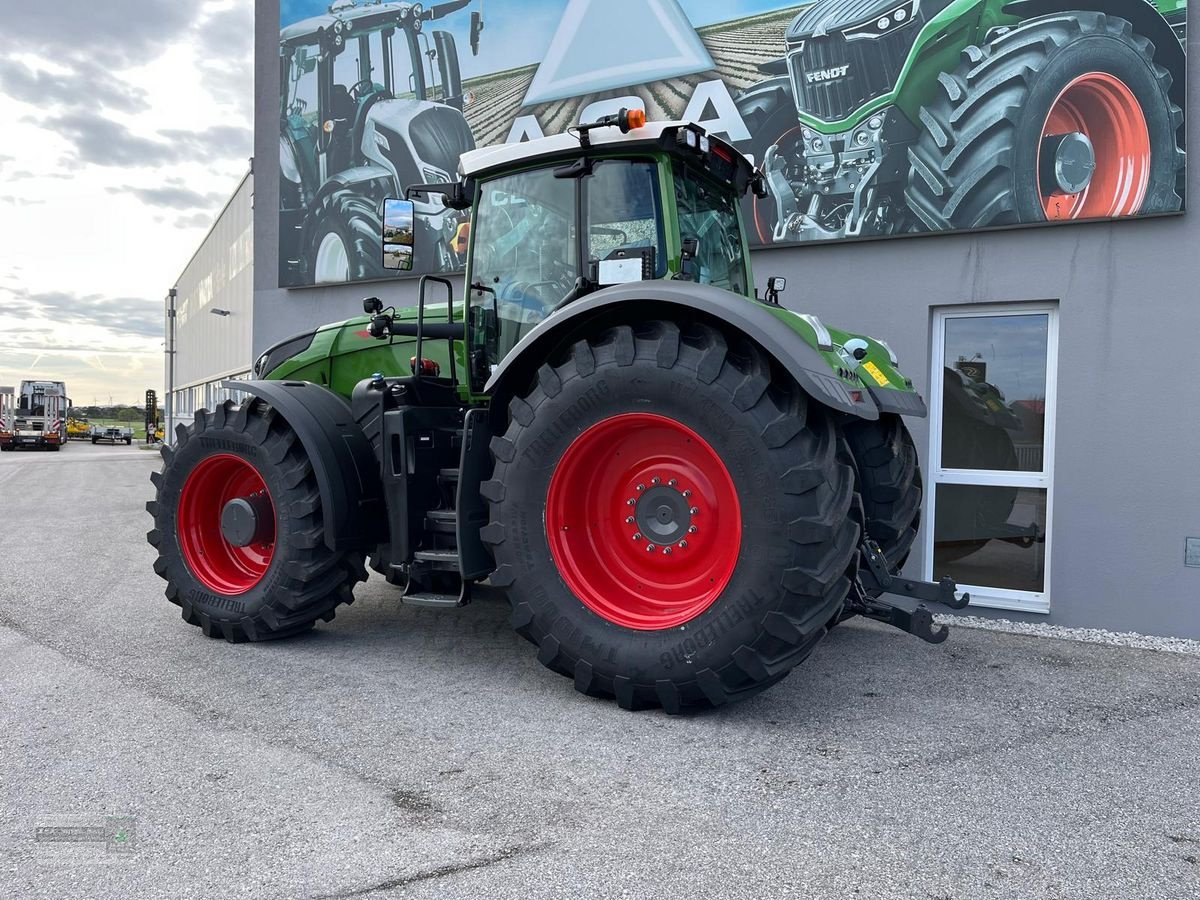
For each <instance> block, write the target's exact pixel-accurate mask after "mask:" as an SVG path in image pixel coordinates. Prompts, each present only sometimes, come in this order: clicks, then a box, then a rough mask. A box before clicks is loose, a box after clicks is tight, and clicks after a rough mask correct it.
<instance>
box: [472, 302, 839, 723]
mask: <svg viewBox="0 0 1200 900" xmlns="http://www.w3.org/2000/svg"><path fill="white" fill-rule="evenodd" d="M509 414H510V422H509V425H508V429H507V431H506V432H505V434H504V435H503V436H502V437H499V438H496V439H495V440H494V441H493V445H492V451H493V456H494V458H495V472H494V475H493V478H492V480H491V481H489V482H487V483H486V484H485V485H484V486H483V493H484V496H485V497H486V498H487V499H488V501H489V506H490V512H491V521H490V524H489V525H488V526H487V527H486V529H485V530H484V532H483V537H484V539H485V540H486V541H487V542H488V543H489V544H491V545H492V548H493V552H494V554H495V557H496V563H497V569H496V571H495V573H494V574H493V576H492V583H493V584H495V585H496V586H498V587H501V588H504V589H505V590H507V591H508V593H509V595H510V601H511V603H512V607H513V612H512V622H513V625H514V627H515V628H516V630H517V631H518V632H519V633H520V634H522V635H523V636H524V637H526V638H527V639H528V640H530V641H532V642H533V643H534V644H536V645H537V647H538V659H539V660H540V661H541V662H542V663H543V664H544V665H546V666H548V667H549V668H551V669H553V670H554V671H556V672H558V673H560V674H562V675H565V676H567V677H569V678H573V679H574V682H575V687H576V689H577V690H579V691H581V692H583V693H586V694H590V695H593V696H602V697H615V698H616V700H617V702H618V703H619V704H620V705H621V706H622V707H624V708H626V709H638V708H644V707H653V706H662V707H663V708H664V709H666V711H667V712H670V713H677V712H681V711H683V710H686V709H690V708H696V707H705V706H718V705H721V704H724V703H728V702H731V701H734V700H738V699H742V698H744V697H748V696H751V695H753V694H755V693H757V692H759V691H761V690H762V689H764V688H765V687H767V686H769V685H771V684H774V683H775V682H777V681H779V680H780V679H782V678H783V677H784V676H786V675H787V674H788V672H789V671H791V669H792V668H793V667H794V666H795V665H797V664H798V663H799V662H801V661H802V660H803V659H804V658H805V657H806V656H807V655H808V654H809V653H810V652H811V651H812V649H813V648H814V647H815V646H816V644H817V642H818V641H820V639H821V638H822V637H823V636H824V635H825V633H826V631H827V629H828V625H829V624H830V623H831V621H833V620H834V619H835V618H836V616H837V615H838V613H839V611H840V610H841V608H842V605H843V603H844V601H845V598H846V595H847V593H848V591H849V588H850V576H851V575H852V574H853V572H854V568H855V566H856V564H857V546H858V540H859V534H860V521H859V516H858V513H857V510H858V505H857V503H856V502H855V494H854V472H853V468H852V467H851V466H850V465H848V464H847V463H846V461H845V460H844V458H841V457H839V440H838V436H837V434H836V432H835V428H834V424H833V422H832V421H831V419H830V417H829V416H828V415H827V414H826V413H825V411H824V410H823V408H822V407H820V406H818V405H817V404H816V403H813V402H811V401H809V399H808V398H807V397H806V396H805V395H804V394H803V393H802V392H801V391H800V390H799V388H798V387H797V386H796V385H795V384H794V383H792V382H790V381H785V380H784V379H782V378H779V377H776V378H775V379H774V380H773V378H772V372H771V369H770V365H769V363H768V361H767V360H766V358H765V356H764V355H763V354H762V352H761V351H760V350H759V349H758V348H757V347H755V346H753V345H750V344H748V343H744V342H741V341H737V342H727V340H726V338H725V336H724V335H723V334H722V333H721V332H719V331H717V330H716V329H714V328H711V327H708V326H704V325H698V324H687V325H678V324H676V323H674V322H669V321H656V322H648V323H644V324H640V325H637V326H633V327H631V326H628V325H622V326H618V327H615V328H612V329H609V330H607V331H604V332H602V333H598V334H595V335H592V336H590V337H588V338H587V339H586V340H581V341H579V342H578V343H576V344H575V345H574V346H573V347H570V348H569V349H568V350H567V351H566V352H565V354H564V355H563V356H562V357H561V358H558V359H555V360H554V361H553V363H552V364H547V365H544V366H543V367H542V368H541V369H540V370H539V372H538V377H537V382H536V384H535V385H533V387H532V388H531V390H530V391H529V392H528V393H527V394H526V395H525V396H524V397H517V398H514V399H513V400H512V401H511V403H510V405H509ZM656 479H657V480H656ZM685 492H686V493H685ZM630 501H633V502H632V503H631V502H630ZM631 519H632V521H630V520H631Z"/></svg>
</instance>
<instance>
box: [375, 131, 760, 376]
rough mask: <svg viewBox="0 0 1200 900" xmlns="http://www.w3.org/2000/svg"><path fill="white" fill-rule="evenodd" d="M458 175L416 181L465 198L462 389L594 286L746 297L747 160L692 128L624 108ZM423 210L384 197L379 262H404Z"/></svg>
mask: <svg viewBox="0 0 1200 900" xmlns="http://www.w3.org/2000/svg"><path fill="white" fill-rule="evenodd" d="M459 174H460V176H461V180H460V181H459V182H457V183H455V184H442V185H420V186H417V187H415V188H410V190H409V194H410V195H412V196H416V197H420V196H424V195H426V194H440V195H442V196H444V197H446V202H447V203H448V204H449V205H451V206H455V205H457V206H467V205H470V206H471V207H472V220H471V222H470V224H464V225H463V226H462V227H461V228H460V229H459V231H458V232H456V233H455V234H454V235H452V236H451V237H450V241H452V242H458V243H460V244H466V245H467V248H468V255H467V284H468V285H469V288H468V291H469V295H470V296H469V309H470V317H471V351H472V356H471V358H472V361H473V365H472V387H473V388H474V389H475V390H481V389H482V388H483V386H484V383H485V382H486V381H487V378H488V376H489V375H490V373H491V372H492V371H493V370H494V368H495V367H496V366H498V365H499V364H500V363H501V362H502V361H503V359H504V358H505V357H506V356H507V355H508V354H509V353H510V352H511V351H512V350H513V348H515V347H516V345H517V344H518V343H519V342H520V341H521V340H522V339H523V338H524V337H525V336H526V335H528V334H529V333H530V332H531V331H532V330H533V329H534V328H535V327H537V325H538V324H539V323H541V322H542V321H544V320H545V319H546V318H547V317H549V316H550V315H551V314H553V313H554V312H556V311H557V310H559V309H561V308H563V307H565V306H567V305H569V304H570V303H572V302H574V301H576V300H579V299H581V298H583V297H586V296H588V295H590V294H592V293H594V292H596V291H599V290H602V289H604V288H609V287H614V286H617V285H623V284H630V283H634V282H640V281H654V280H674V281H690V282H694V283H699V284H705V285H711V286H713V287H716V288H721V289H723V290H725V291H729V292H731V293H734V294H739V295H742V296H753V287H752V286H753V279H752V276H751V272H750V263H749V252H748V247H747V245H746V242H745V237H744V231H743V228H742V223H741V218H740V215H741V213H740V204H739V201H740V198H741V197H742V195H743V194H745V192H746V190H747V189H748V188H749V187H750V186H751V184H752V183H754V182H755V180H756V179H755V173H754V170H753V168H752V167H751V165H750V163H749V162H748V161H747V160H746V158H745V157H744V156H742V155H741V154H740V153H738V152H737V151H736V150H735V149H734V148H733V147H731V146H730V145H728V144H727V143H725V142H724V141H721V140H720V139H718V138H714V137H711V136H709V135H708V134H707V133H706V132H705V131H704V129H703V128H701V127H700V126H698V125H694V124H685V123H681V122H656V123H652V124H649V125H647V124H646V122H645V116H644V114H643V113H641V111H638V110H634V111H630V110H622V111H621V112H620V113H619V114H617V115H614V116H610V117H606V118H605V119H601V120H600V121H599V122H596V123H589V124H585V125H582V126H579V127H578V128H576V129H572V131H571V132H570V133H568V134H563V135H556V136H553V137H547V138H541V139H539V140H535V141H529V142H526V143H522V144H512V145H503V146H498V147H488V148H483V149H480V150H476V151H473V152H471V153H468V154H465V155H464V156H463V158H462V161H461V163H460V167H459ZM414 216H415V217H416V218H417V219H419V218H420V211H419V210H416V209H415V208H414V204H413V202H412V201H408V200H404V201H401V200H389V201H388V203H387V205H386V212H385V216H384V219H385V224H384V230H385V235H384V251H385V262H384V265H385V267H388V268H393V269H402V270H403V269H409V268H411V267H412V265H413V259H412V252H411V250H410V249H409V248H406V247H403V246H398V245H397V243H396V241H397V238H396V237H395V236H396V235H397V234H405V233H411V230H412V228H413V225H412V224H411V223H412V220H413V218H414Z"/></svg>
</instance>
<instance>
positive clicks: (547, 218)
mask: <svg viewBox="0 0 1200 900" xmlns="http://www.w3.org/2000/svg"><path fill="white" fill-rule="evenodd" d="M575 188H576V182H575V180H574V179H571V178H555V177H554V173H553V171H552V170H549V169H541V170H538V171H532V172H522V173H519V174H517V175H506V176H504V177H502V178H497V179H494V180H493V181H489V182H487V183H485V184H484V185H483V186H482V188H481V189H480V200H479V204H478V206H477V208H476V212H475V225H474V230H473V233H472V235H471V246H472V257H471V267H470V276H471V282H472V283H473V284H481V285H483V286H485V287H487V288H488V289H489V292H488V293H485V294H484V295H482V296H479V294H478V292H477V291H476V292H472V303H474V304H476V305H478V306H481V307H483V308H484V309H485V311H488V310H490V311H494V313H495V318H496V319H497V321H496V324H495V327H494V328H491V329H489V331H490V332H491V333H490V334H489V335H488V337H487V339H486V340H483V341H480V342H481V343H485V344H486V345H487V350H488V362H489V363H493V364H494V363H498V362H499V361H500V360H501V359H502V358H503V357H504V355H505V354H506V353H508V351H509V350H511V349H512V348H513V347H514V346H515V345H516V343H517V342H518V341H519V340H520V339H521V338H522V337H524V336H525V334H527V333H528V332H529V331H530V330H532V329H533V327H534V326H535V325H537V323H538V322H540V321H542V319H544V318H545V317H546V315H547V314H548V313H549V312H550V310H551V309H553V308H554V306H555V305H556V304H557V303H558V302H559V301H560V300H562V299H563V297H564V296H566V294H567V293H568V292H569V291H570V290H571V289H572V288H573V287H574V285H575V278H576V277H577V275H578V272H579V266H578V262H577V256H576V246H577V238H576V229H575V221H576V203H575ZM490 291H495V298H494V301H495V302H494V303H493V298H492V295H491V293H490Z"/></svg>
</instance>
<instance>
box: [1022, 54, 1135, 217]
mask: <svg viewBox="0 0 1200 900" xmlns="http://www.w3.org/2000/svg"><path fill="white" fill-rule="evenodd" d="M1080 136H1082V137H1080ZM1064 139H1066V140H1071V141H1074V142H1075V146H1076V147H1077V148H1078V151H1079V152H1077V153H1076V156H1077V157H1078V158H1077V160H1076V161H1075V164H1076V165H1078V166H1079V169H1080V172H1081V175H1083V177H1081V178H1080V181H1079V183H1080V184H1083V183H1084V182H1086V185H1085V186H1083V188H1082V190H1078V191H1072V185H1071V183H1070V181H1069V180H1068V182H1067V184H1065V185H1064V184H1061V183H1060V182H1061V181H1062V180H1063V179H1064V176H1065V177H1066V178H1068V179H1069V178H1070V177H1071V176H1070V175H1069V174H1067V173H1064V172H1063V159H1064V157H1066V158H1067V164H1068V165H1070V164H1071V162H1072V161H1071V160H1070V159H1069V157H1067V154H1064V153H1063V152H1062V151H1063V149H1066V148H1064V147H1063V143H1064ZM1056 149H1057V150H1058V151H1059V157H1058V159H1054V158H1051V152H1052V151H1053V150H1056ZM1089 151H1090V152H1089ZM1056 164H1057V165H1056ZM1037 165H1038V172H1039V173H1040V175H1041V178H1040V183H1041V189H1042V205H1043V207H1044V208H1045V211H1046V218H1047V219H1051V220H1053V219H1097V218H1111V217H1113V216H1132V215H1135V214H1136V213H1137V212H1138V210H1140V209H1141V208H1142V201H1143V200H1144V199H1145V197H1146V188H1147V187H1148V185H1149V183H1150V130H1149V128H1147V127H1146V117H1145V116H1144V115H1142V107H1141V105H1140V104H1139V103H1138V101H1137V98H1136V97H1135V96H1134V95H1133V91H1131V90H1130V89H1129V86H1128V85H1126V84H1125V82H1123V81H1121V79H1119V78H1117V77H1116V76H1115V75H1110V74H1108V73H1107V72H1088V73H1086V74H1084V75H1080V76H1079V77H1078V78H1076V79H1074V80H1073V81H1071V83H1070V84H1068V85H1067V86H1066V87H1065V88H1063V89H1062V92H1061V93H1060V94H1059V95H1058V97H1056V98H1055V100H1054V103H1053V104H1052V105H1051V107H1050V112H1049V113H1048V114H1047V116H1046V124H1045V125H1043V126H1042V142H1041V144H1040V146H1039V150H1038V162H1037ZM1056 168H1057V170H1058V171H1057V177H1056V172H1055V169H1056ZM1087 169H1090V170H1091V171H1090V172H1087V173H1086V174H1084V173H1085V172H1086V170H1087Z"/></svg>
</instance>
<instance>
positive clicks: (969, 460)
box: [942, 314, 1049, 472]
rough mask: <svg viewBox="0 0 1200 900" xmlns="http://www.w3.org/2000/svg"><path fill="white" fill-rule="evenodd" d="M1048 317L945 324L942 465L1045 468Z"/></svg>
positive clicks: (959, 320)
mask: <svg viewBox="0 0 1200 900" xmlns="http://www.w3.org/2000/svg"><path fill="white" fill-rule="evenodd" d="M1048 335H1049V317H1048V316H1047V315H1045V314H1037V315H1017V316H1013V315H1005V316H964V317H956V318H952V319H948V320H947V321H946V329H945V341H946V343H945V359H946V367H945V371H944V373H943V376H944V386H945V388H944V391H943V401H942V468H945V469H991V470H997V471H1020V472H1041V471H1043V470H1044V467H1045V459H1044V447H1045V420H1046V354H1047V341H1048Z"/></svg>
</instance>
